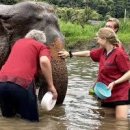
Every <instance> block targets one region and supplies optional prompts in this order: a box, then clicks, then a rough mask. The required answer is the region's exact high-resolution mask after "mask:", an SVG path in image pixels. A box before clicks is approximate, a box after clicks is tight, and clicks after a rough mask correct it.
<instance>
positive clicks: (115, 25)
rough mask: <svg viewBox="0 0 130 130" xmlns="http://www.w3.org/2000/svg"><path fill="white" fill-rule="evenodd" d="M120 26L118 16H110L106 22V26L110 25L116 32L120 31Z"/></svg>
mask: <svg viewBox="0 0 130 130" xmlns="http://www.w3.org/2000/svg"><path fill="white" fill-rule="evenodd" d="M119 26H120V22H119V20H118V19H116V18H109V19H108V20H107V22H106V25H105V27H109V28H111V29H113V30H114V32H115V33H117V32H118V30H119Z"/></svg>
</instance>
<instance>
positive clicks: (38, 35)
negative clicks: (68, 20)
mask: <svg viewBox="0 0 130 130" xmlns="http://www.w3.org/2000/svg"><path fill="white" fill-rule="evenodd" d="M25 38H33V39H35V40H36V41H39V42H42V43H46V35H45V33H43V31H40V30H35V29H33V30H31V31H29V32H28V33H27V34H26V36H25Z"/></svg>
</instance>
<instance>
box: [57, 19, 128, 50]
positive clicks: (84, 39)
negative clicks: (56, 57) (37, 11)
mask: <svg viewBox="0 0 130 130" xmlns="http://www.w3.org/2000/svg"><path fill="white" fill-rule="evenodd" d="M59 23H60V28H61V31H62V33H63V35H64V36H65V48H67V49H86V48H87V49H90V48H93V47H95V45H96V42H95V40H94V38H95V36H96V33H97V31H98V30H99V28H101V27H104V24H105V22H104V21H102V22H97V23H96V24H90V23H89V24H88V23H87V24H86V25H84V27H82V26H81V25H79V24H76V23H70V22H64V21H61V20H60V21H59ZM117 35H118V37H119V39H120V41H122V43H123V45H124V46H125V48H127V50H130V49H128V48H130V21H127V22H126V23H124V22H123V21H122V20H121V21H120V30H119V32H118V34H117Z"/></svg>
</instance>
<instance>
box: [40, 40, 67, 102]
mask: <svg viewBox="0 0 130 130" xmlns="http://www.w3.org/2000/svg"><path fill="white" fill-rule="evenodd" d="M61 42H62V41H61V39H60V38H56V39H55V41H54V43H53V44H49V45H48V46H49V48H50V52H51V56H52V60H51V64H52V73H53V82H54V85H55V87H56V90H57V92H58V99H57V104H62V103H63V101H64V98H65V96H66V91H67V84H68V73H67V67H66V63H65V60H64V59H61V58H60V57H59V56H58V52H59V51H61V50H62V49H63V48H64V44H63V43H61ZM42 82H44V83H42V84H44V86H41V85H40V89H39V95H38V98H39V100H41V99H42V97H43V95H44V94H45V93H46V92H47V84H46V83H45V81H42Z"/></svg>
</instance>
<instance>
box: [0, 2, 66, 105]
mask: <svg viewBox="0 0 130 130" xmlns="http://www.w3.org/2000/svg"><path fill="white" fill-rule="evenodd" d="M32 29H38V30H42V31H44V32H45V34H46V37H47V42H46V45H47V46H48V47H49V48H50V52H51V56H52V60H51V63H52V71H53V79H54V85H55V86H56V89H57V92H58V100H57V104H62V103H63V101H64V98H65V95H66V90H67V83H68V76H67V68H66V64H65V61H64V60H63V59H61V58H59V57H58V53H57V52H58V51H60V50H61V49H63V48H64V37H63V35H62V33H61V32H60V28H59V24H58V19H57V17H56V14H55V12H54V8H53V7H52V6H50V5H49V4H47V3H43V2H21V3H17V4H15V5H0V58H1V59H0V67H1V66H2V65H3V64H4V62H5V61H6V59H7V57H8V55H9V53H10V50H11V47H12V45H13V44H14V43H15V41H16V40H17V39H19V38H22V37H24V36H25V35H26V33H27V32H28V31H30V30H32ZM38 79H39V80H38V85H39V86H40V90H39V95H38V97H39V100H41V98H42V96H43V95H44V94H45V93H46V91H47V84H46V81H45V80H43V77H42V78H41V76H39V77H38Z"/></svg>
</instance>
